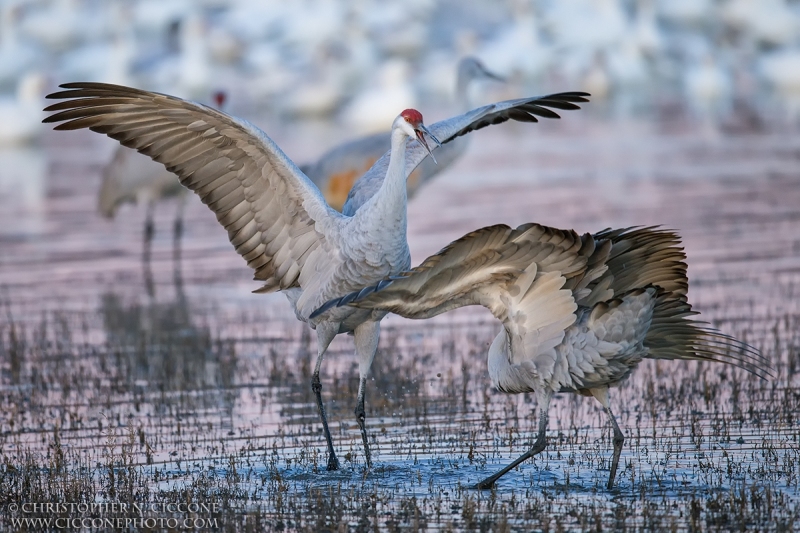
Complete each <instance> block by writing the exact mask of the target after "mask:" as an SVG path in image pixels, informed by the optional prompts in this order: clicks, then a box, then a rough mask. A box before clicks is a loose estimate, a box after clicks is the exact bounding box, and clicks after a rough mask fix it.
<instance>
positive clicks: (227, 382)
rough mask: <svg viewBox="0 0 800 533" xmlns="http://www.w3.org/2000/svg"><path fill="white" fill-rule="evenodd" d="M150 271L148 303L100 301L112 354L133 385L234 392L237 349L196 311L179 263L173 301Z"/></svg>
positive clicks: (107, 297)
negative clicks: (159, 290) (218, 336)
mask: <svg viewBox="0 0 800 533" xmlns="http://www.w3.org/2000/svg"><path fill="white" fill-rule="evenodd" d="M145 270H146V272H147V274H146V276H145V278H146V279H148V280H149V282H148V283H147V284H148V286H149V289H148V297H147V298H146V300H145V302H144V303H142V302H140V301H138V300H136V301H133V302H130V301H126V300H125V298H124V297H123V296H122V295H120V294H118V293H116V292H114V291H108V292H106V293H104V294H103V295H102V296H101V297H100V306H99V309H98V311H99V314H100V316H101V317H102V321H103V328H104V331H105V336H106V346H107V351H108V353H109V354H111V355H113V356H114V357H115V358H116V364H118V365H119V368H120V369H121V375H122V376H124V378H125V380H126V381H127V383H128V385H129V386H133V385H135V386H137V387H143V388H144V389H146V390H150V391H153V390H158V391H161V392H164V391H196V390H206V389H211V390H227V389H230V388H231V386H232V384H233V380H234V378H233V376H234V375H235V373H236V355H235V351H234V349H233V346H232V344H231V343H230V342H225V341H221V340H219V339H215V338H214V336H213V334H212V332H211V330H210V328H209V326H208V324H207V323H205V322H204V321H203V320H201V319H200V317H199V316H198V315H197V314H196V313H194V311H193V308H192V305H191V303H190V301H189V299H188V298H187V297H186V294H185V293H184V290H183V283H182V279H181V277H180V269H179V265H176V270H175V278H174V296H173V297H172V298H169V299H164V298H163V296H162V297H161V298H157V297H156V296H157V295H156V293H155V286H154V284H153V280H152V273H150V271H149V266H147V265H146V266H145ZM165 292H166V291H165ZM212 396H213V395H212ZM223 396H224V395H223ZM228 408H230V406H228Z"/></svg>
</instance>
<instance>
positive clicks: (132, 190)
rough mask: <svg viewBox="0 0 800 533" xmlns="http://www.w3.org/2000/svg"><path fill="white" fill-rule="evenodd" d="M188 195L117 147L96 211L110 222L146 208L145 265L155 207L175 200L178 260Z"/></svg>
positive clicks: (160, 170) (158, 168) (152, 165)
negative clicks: (125, 211)
mask: <svg viewBox="0 0 800 533" xmlns="http://www.w3.org/2000/svg"><path fill="white" fill-rule="evenodd" d="M225 98H226V95H225V93H224V92H222V91H218V92H216V93H214V104H215V105H216V106H217V109H222V107H223V106H224V105H225ZM37 110H38V109H37ZM188 192H189V189H187V188H186V187H183V186H182V185H181V184H180V182H179V181H178V180H176V179H175V174H173V173H172V172H169V171H168V170H167V169H166V168H164V165H162V164H160V163H157V162H155V161H153V160H152V159H150V158H149V157H146V156H144V155H141V154H139V153H137V152H136V151H134V150H129V149H128V148H126V147H124V146H119V147H117V149H116V151H115V152H114V155H113V157H112V158H111V161H109V163H108V164H107V165H106V166H105V168H103V181H102V183H101V184H100V194H99V196H98V199H97V200H98V201H97V207H98V210H99V211H100V214H102V215H103V216H104V217H106V218H114V216H115V215H116V213H117V209H119V207H120V206H121V205H123V204H125V203H135V204H139V205H141V204H144V205H145V206H147V213H146V215H145V221H144V243H143V244H144V246H143V251H142V260H143V261H144V262H145V263H148V262H149V261H150V249H151V246H152V241H153V235H154V234H155V224H154V223H153V215H154V211H155V206H156V204H157V203H158V202H159V201H161V200H164V199H166V198H177V200H178V210H177V213H176V215H175V222H174V225H173V256H174V257H175V259H176V260H178V259H179V258H180V243H181V236H182V235H183V208H184V206H185V202H186V195H187V193H188Z"/></svg>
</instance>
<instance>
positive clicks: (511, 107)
mask: <svg viewBox="0 0 800 533" xmlns="http://www.w3.org/2000/svg"><path fill="white" fill-rule="evenodd" d="M588 96H589V94H588V93H583V92H567V93H556V94H550V95H547V96H534V97H531V98H519V99H516V100H506V101H504V102H498V103H495V104H489V105H486V106H483V107H478V108H476V109H473V110H472V111H468V112H466V113H464V114H462V115H458V116H456V117H452V118H449V119H446V120H442V121H439V122H436V123H435V124H433V125H431V126H429V127H428V129H429V130H430V131H431V133H432V134H433V135H435V136H436V138H437V139H439V142H441V143H442V144H446V143H448V142H450V141H452V140H453V139H456V138H458V137H459V136H461V135H465V134H467V133H469V132H471V131H475V130H479V129H481V128H485V127H486V126H491V125H494V124H502V123H503V122H506V121H508V120H515V121H518V122H538V121H539V119H538V118H537V117H545V118H560V116H559V115H558V113H556V112H555V111H553V110H552V109H551V108H553V109H561V110H572V109H580V107H579V106H578V105H577V104H579V103H583V102H588V101H589V100H588V99H587V97H588ZM427 156H428V152H427V151H426V150H425V148H424V147H423V146H422V145H420V143H419V142H418V141H412V142H409V143H408V146H407V148H406V173H407V174H408V175H410V174H411V173H412V172H413V171H414V169H415V168H417V165H419V164H420V163H421V162H422V161H423V160H424V159H425V158H426V157H427ZM388 167H389V152H386V153H384V155H383V156H382V157H381V158H380V159H378V161H376V162H375V164H374V165H373V166H372V168H370V169H369V170H368V171H367V173H366V174H364V176H363V177H361V179H359V180H358V181H357V182H355V184H354V185H353V188H352V189H351V190H350V194H349V196H348V198H347V202H346V203H345V205H344V208H343V209H342V212H343V213H344V214H346V215H353V213H355V212H356V211H357V210H358V208H360V207H361V206H362V205H364V203H365V202H366V201H367V200H369V199H370V198H371V197H372V196H373V195H374V194H375V193H376V192H377V191H378V189H380V186H381V183H382V182H383V178H384V177H385V176H386V169H387V168H388Z"/></svg>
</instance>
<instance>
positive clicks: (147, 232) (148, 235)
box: [142, 202, 155, 263]
mask: <svg viewBox="0 0 800 533" xmlns="http://www.w3.org/2000/svg"><path fill="white" fill-rule="evenodd" d="M154 210H155V206H154V204H153V202H147V211H146V214H145V219H144V243H143V245H144V248H143V249H142V261H144V262H145V263H149V262H150V247H151V245H152V243H153V235H154V234H155V224H154V223H153V211H154Z"/></svg>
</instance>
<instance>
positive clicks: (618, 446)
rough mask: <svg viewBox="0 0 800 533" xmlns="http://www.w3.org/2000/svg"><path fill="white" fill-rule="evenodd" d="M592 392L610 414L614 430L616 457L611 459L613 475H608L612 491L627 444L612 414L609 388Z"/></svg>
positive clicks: (608, 486) (592, 390) (609, 486)
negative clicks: (623, 448)
mask: <svg viewBox="0 0 800 533" xmlns="http://www.w3.org/2000/svg"><path fill="white" fill-rule="evenodd" d="M590 390H591V393H592V396H594V397H595V398H597V401H598V402H600V403H601V404H602V405H603V409H604V410H605V412H606V414H608V418H609V419H610V420H611V425H612V426H613V428H614V441H613V442H614V457H613V458H612V459H611V473H610V474H609V475H608V485H606V488H608V490H611V489H613V488H614V478H615V477H616V476H617V467H618V466H619V456H620V454H622V444H623V443H624V442H625V435H623V434H622V430H621V429H619V424H617V419H616V418H614V413H612V412H611V407H609V405H608V387H603V388H600V389H590Z"/></svg>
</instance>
